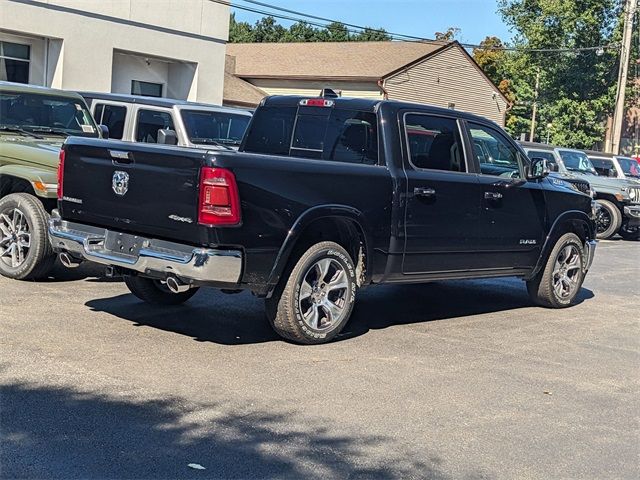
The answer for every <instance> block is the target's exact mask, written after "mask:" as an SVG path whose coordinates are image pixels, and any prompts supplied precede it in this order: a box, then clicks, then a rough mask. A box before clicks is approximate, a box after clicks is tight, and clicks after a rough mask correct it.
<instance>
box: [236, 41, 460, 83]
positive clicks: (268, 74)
mask: <svg viewBox="0 0 640 480" xmlns="http://www.w3.org/2000/svg"><path fill="white" fill-rule="evenodd" d="M449 45H451V43H444V44H443V43H442V42H396V41H387V42H313V43H312V42H309V43H228V44H227V55H231V56H233V57H235V72H234V73H235V75H237V76H239V77H241V78H288V79H305V78H313V79H316V80H325V79H334V80H337V79H348V80H353V79H359V80H378V79H380V78H382V77H384V76H386V75H387V74H389V73H391V72H394V71H396V70H398V69H401V68H403V67H405V66H406V65H407V64H410V63H413V62H415V61H416V60H418V59H421V58H423V57H425V56H427V55H430V54H432V53H434V52H436V51H438V50H440V49H443V48H446V47H447V46H449Z"/></svg>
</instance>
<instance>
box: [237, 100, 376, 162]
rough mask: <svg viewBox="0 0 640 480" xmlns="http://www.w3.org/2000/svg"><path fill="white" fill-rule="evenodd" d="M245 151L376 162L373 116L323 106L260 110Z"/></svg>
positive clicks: (250, 131)
mask: <svg viewBox="0 0 640 480" xmlns="http://www.w3.org/2000/svg"><path fill="white" fill-rule="evenodd" d="M244 151H246V152H254V153H264V154H275V155H287V156H292V157H305V158H313V159H318V160H331V161H335V162H345V163H363V164H368V165H376V164H377V163H378V135H377V123H376V115H375V114H374V113H372V112H361V111H357V110H345V109H338V108H332V109H328V108H323V107H301V108H300V109H298V108H296V107H290V108H281V107H274V108H271V107H263V108H260V109H258V111H257V112H256V113H255V115H254V117H253V120H252V122H251V127H250V130H249V132H248V133H247V135H246V144H245V146H244Z"/></svg>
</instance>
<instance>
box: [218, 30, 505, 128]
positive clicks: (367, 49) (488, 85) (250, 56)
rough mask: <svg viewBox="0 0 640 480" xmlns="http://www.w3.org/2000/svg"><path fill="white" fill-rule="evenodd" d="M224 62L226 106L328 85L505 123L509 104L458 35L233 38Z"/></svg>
mask: <svg viewBox="0 0 640 480" xmlns="http://www.w3.org/2000/svg"><path fill="white" fill-rule="evenodd" d="M226 65H227V68H226V75H225V78H227V77H232V80H230V81H229V83H230V84H231V83H233V85H232V86H230V87H229V88H227V85H226V84H225V89H224V91H225V93H224V103H225V104H227V105H241V106H248V105H257V103H258V102H259V100H257V97H260V95H265V96H266V95H310V96H316V95H318V93H319V92H320V91H321V90H322V89H323V88H331V89H333V90H334V91H336V92H338V93H339V94H340V95H342V96H343V97H361V98H379V99H381V100H382V99H391V100H401V101H409V102H417V103H426V104H431V105H436V106H439V107H445V108H453V109H456V110H463V111H467V112H471V113H475V114H477V115H482V116H483V117H486V118H489V119H491V120H493V121H494V122H496V123H498V124H500V125H504V118H505V112H506V110H507V107H508V104H509V102H508V101H507V99H506V98H505V97H504V95H502V93H501V92H500V90H498V88H497V87H496V86H495V85H494V84H493V83H492V82H491V80H489V78H488V77H487V76H486V75H485V74H484V73H483V72H482V70H481V69H480V67H478V65H477V64H476V63H475V61H474V60H473V58H472V57H471V56H470V55H469V53H468V52H467V51H466V50H465V49H464V48H463V47H462V46H461V45H460V44H459V43H458V42H449V43H442V42H395V41H394V42H326V43H234V44H227V63H226ZM238 82H242V85H241V84H239V83H238ZM249 87H253V88H249ZM232 90H233V92H232ZM239 90H244V91H246V92H247V94H248V95H249V96H250V97H251V98H244V97H243V95H242V94H239V93H238V91H239ZM227 91H229V95H227ZM232 97H233V98H232Z"/></svg>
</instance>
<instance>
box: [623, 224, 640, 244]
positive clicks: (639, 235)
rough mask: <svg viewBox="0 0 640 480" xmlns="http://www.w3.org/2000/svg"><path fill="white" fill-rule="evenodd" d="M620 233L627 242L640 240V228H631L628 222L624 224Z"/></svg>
mask: <svg viewBox="0 0 640 480" xmlns="http://www.w3.org/2000/svg"><path fill="white" fill-rule="evenodd" d="M618 233H619V234H620V236H621V237H622V238H624V239H625V240H635V241H638V240H640V226H636V227H630V226H629V225H627V222H623V223H622V227H620V230H618Z"/></svg>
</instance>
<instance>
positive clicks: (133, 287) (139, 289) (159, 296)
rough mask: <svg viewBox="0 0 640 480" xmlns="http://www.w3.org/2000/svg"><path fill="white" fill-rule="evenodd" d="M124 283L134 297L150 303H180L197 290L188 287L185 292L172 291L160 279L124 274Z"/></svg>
mask: <svg viewBox="0 0 640 480" xmlns="http://www.w3.org/2000/svg"><path fill="white" fill-rule="evenodd" d="M124 283H125V284H126V285H127V287H128V288H129V290H130V291H131V293H133V294H134V295H135V296H136V297H138V298H139V299H140V300H143V301H145V302H147V303H150V304H152V305H180V304H181V303H184V302H186V301H187V300H189V299H190V298H191V297H193V296H194V295H195V294H196V292H197V291H198V289H197V288H190V289H189V290H187V291H186V292H180V293H173V292H172V291H171V290H169V287H167V285H166V284H165V283H163V282H162V281H160V280H155V279H153V278H145V277H138V276H126V277H124Z"/></svg>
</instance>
